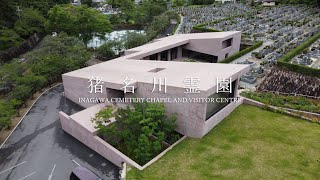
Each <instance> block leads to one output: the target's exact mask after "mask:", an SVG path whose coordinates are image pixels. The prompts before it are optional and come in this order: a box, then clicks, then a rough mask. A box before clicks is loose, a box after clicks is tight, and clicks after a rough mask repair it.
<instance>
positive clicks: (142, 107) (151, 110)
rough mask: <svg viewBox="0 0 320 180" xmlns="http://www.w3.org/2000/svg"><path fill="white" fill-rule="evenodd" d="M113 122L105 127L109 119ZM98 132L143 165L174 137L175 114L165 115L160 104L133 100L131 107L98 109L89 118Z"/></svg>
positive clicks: (162, 105) (163, 108) (163, 107)
mask: <svg viewBox="0 0 320 180" xmlns="http://www.w3.org/2000/svg"><path fill="white" fill-rule="evenodd" d="M112 116H115V117H116V120H117V121H116V122H114V123H112V124H110V125H108V126H105V125H104V124H103V123H105V122H108V120H109V118H110V117H112ZM92 120H93V122H96V124H97V128H98V133H99V135H100V136H101V137H102V138H103V139H105V140H106V141H107V142H109V143H110V144H111V145H112V146H114V147H116V148H117V149H119V150H120V151H121V152H123V153H124V154H126V155H127V156H129V157H130V158H132V159H133V160H134V161H136V162H137V163H139V164H140V165H143V164H145V163H147V162H148V161H150V160H151V159H152V158H153V157H155V156H156V155H158V154H159V153H160V152H161V151H162V150H163V144H162V142H163V141H164V140H166V139H172V138H175V136H174V133H173V132H174V129H175V121H176V117H175V116H171V117H167V116H166V114H165V106H164V104H163V103H147V102H144V103H133V108H129V107H127V108H126V109H122V108H120V109H118V110H117V112H115V113H113V109H112V108H110V107H108V108H106V109H103V110H101V111H100V112H99V113H97V114H96V116H95V118H94V119H92Z"/></svg>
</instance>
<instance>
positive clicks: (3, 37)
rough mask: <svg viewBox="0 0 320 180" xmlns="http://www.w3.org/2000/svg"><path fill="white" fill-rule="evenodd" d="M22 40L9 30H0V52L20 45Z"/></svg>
mask: <svg viewBox="0 0 320 180" xmlns="http://www.w3.org/2000/svg"><path fill="white" fill-rule="evenodd" d="M22 42H23V39H22V38H21V37H20V36H19V34H17V33H16V32H15V31H13V30H11V29H7V28H4V29H0V50H5V49H8V48H11V47H15V46H18V45H20V43H22Z"/></svg>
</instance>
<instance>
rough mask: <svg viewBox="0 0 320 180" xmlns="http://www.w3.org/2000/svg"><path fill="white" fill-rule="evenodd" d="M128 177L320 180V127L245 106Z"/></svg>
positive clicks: (134, 170)
mask: <svg viewBox="0 0 320 180" xmlns="http://www.w3.org/2000/svg"><path fill="white" fill-rule="evenodd" d="M127 178H128V179H214V178H215V179H289V178H290V179H292V178H293V179H319V178H320V125H319V124H316V123H310V122H307V121H304V120H300V119H295V118H292V117H289V116H286V115H282V114H277V113H273V112H269V111H266V110H263V109H260V108H256V107H253V106H248V105H241V106H240V107H239V108H237V109H236V110H235V111H234V112H233V113H232V114H231V115H230V116H228V117H227V118H226V119H225V120H224V121H223V122H222V123H220V124H219V125H218V126H217V127H215V128H214V129H213V130H212V131H211V132H210V133H209V134H207V135H206V136H205V137H203V138H202V139H192V138H187V139H186V140H184V141H183V142H182V143H180V144H179V145H177V146H176V147H175V148H173V149H172V150H171V151H169V152H168V153H167V154H166V155H165V156H163V157H162V158H160V159H159V160H158V161H157V162H155V163H154V164H152V165H151V166H149V167H148V168H146V169H145V170H144V171H139V170H137V169H133V168H132V169H130V168H129V171H128V174H127Z"/></svg>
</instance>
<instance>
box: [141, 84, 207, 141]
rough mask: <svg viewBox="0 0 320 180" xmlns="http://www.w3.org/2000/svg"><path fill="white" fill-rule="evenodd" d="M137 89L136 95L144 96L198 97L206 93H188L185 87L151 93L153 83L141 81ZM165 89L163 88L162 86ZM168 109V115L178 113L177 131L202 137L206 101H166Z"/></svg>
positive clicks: (190, 135)
mask: <svg viewBox="0 0 320 180" xmlns="http://www.w3.org/2000/svg"><path fill="white" fill-rule="evenodd" d="M138 86H139V87H138V88H137V91H136V92H135V96H136V97H144V98H170V99H171V100H173V99H174V98H181V99H182V98H193V97H194V98H196V97H199V96H203V98H205V95H201V94H186V93H184V92H185V89H184V88H175V87H167V88H168V90H167V93H164V92H157V91H156V92H154V93H151V91H152V89H153V84H145V83H139V84H138ZM162 89H163V88H162ZM165 105H166V111H167V114H168V115H172V114H176V116H177V129H176V130H177V131H178V132H179V133H181V134H183V135H186V136H189V137H198V138H200V137H202V136H203V133H202V132H203V130H204V122H205V114H206V112H205V111H206V109H205V103H189V102H187V103H185V102H178V103H173V102H170V103H166V102H165Z"/></svg>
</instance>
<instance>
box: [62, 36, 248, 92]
mask: <svg viewBox="0 0 320 180" xmlns="http://www.w3.org/2000/svg"><path fill="white" fill-rule="evenodd" d="M235 33H239V31H227V32H214V33H194V34H179V35H173V36H169V37H165V38H161V39H157V40H156V41H154V42H152V43H148V44H145V45H142V46H139V47H136V48H133V49H129V50H127V51H128V52H131V54H129V55H126V56H122V57H119V58H116V59H113V60H110V61H107V62H103V63H100V64H97V65H93V66H90V67H86V68H83V69H79V70H76V71H72V72H69V73H66V74H64V75H63V76H71V77H78V78H84V79H90V78H92V77H96V76H98V77H102V78H103V81H104V82H106V83H111V84H116V85H121V87H123V86H122V85H123V81H124V80H125V78H126V77H127V78H130V79H133V81H132V84H134V83H137V82H141V83H150V84H153V80H154V79H153V78H157V79H158V78H166V80H167V86H171V87H177V88H185V83H184V80H185V79H186V78H187V77H193V78H199V79H200V82H199V90H200V91H207V90H208V89H210V88H212V87H214V86H216V82H217V81H216V79H217V78H219V79H221V78H230V77H233V76H234V75H238V74H239V73H241V74H244V73H246V72H247V71H248V70H249V65H243V64H219V63H195V62H177V61H155V60H135V57H137V56H141V55H144V54H146V53H150V52H152V51H159V49H163V48H168V47H171V46H176V45H177V44H183V43H188V42H189V41H190V40H192V39H212V38H214V39H215V38H226V37H228V36H230V35H233V34H235ZM156 68H162V70H161V71H159V72H150V71H152V70H155V69H156Z"/></svg>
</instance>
